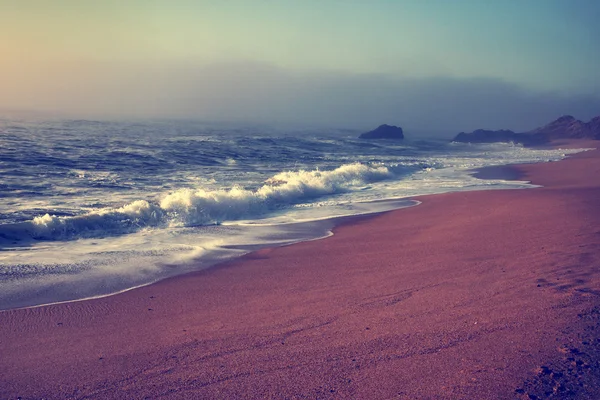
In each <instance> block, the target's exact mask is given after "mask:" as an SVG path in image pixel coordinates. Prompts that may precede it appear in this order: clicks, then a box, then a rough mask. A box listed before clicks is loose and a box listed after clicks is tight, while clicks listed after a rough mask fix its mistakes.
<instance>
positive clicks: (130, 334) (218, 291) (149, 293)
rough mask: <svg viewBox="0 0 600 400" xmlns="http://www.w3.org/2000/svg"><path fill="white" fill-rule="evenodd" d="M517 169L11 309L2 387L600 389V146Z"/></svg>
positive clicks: (383, 394)
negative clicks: (506, 179) (236, 252)
mask: <svg viewBox="0 0 600 400" xmlns="http://www.w3.org/2000/svg"><path fill="white" fill-rule="evenodd" d="M596 143H597V142H596ZM596 143H593V144H594V145H595V144H596ZM589 146H590V143H585V142H578V143H577V144H576V147H589ZM512 171H513V173H514V174H516V176H518V177H519V179H521V180H530V181H532V182H533V183H536V184H541V185H544V187H543V188H536V189H526V190H493V191H481V192H461V193H451V194H442V195H434V196H425V197H421V198H419V200H420V201H422V202H423V203H422V204H421V205H419V206H417V207H412V208H408V209H402V210H397V211H393V212H389V213H385V214H382V215H378V216H374V217H372V218H359V219H356V220H354V221H353V222H351V223H346V224H344V225H342V226H339V227H338V228H336V229H335V235H334V236H332V237H329V238H327V239H323V240H318V241H312V242H304V243H299V244H295V245H292V246H287V247H281V248H274V249H264V250H261V251H258V252H255V253H252V254H249V255H247V256H245V257H243V258H242V259H239V260H236V261H233V262H229V263H227V264H224V265H221V266H218V267H215V268H212V269H210V270H206V271H200V272H197V273H193V274H189V275H185V276H180V277H175V278H172V279H168V280H164V281H162V282H159V283H157V284H154V285H150V286H146V287H142V288H139V289H136V290H132V291H129V292H125V293H122V294H119V295H115V296H110V297H106V298H102V299H95V300H88V301H81V302H72V303H66V304H59V305H51V306H45V307H38V308H30V309H22V310H9V311H4V312H0V355H1V356H0V398H17V397H18V396H20V397H21V398H24V399H25V398H58V399H60V398H102V399H113V398H114V399H123V398H130V399H141V398H173V399H189V398H226V399H229V398H363V399H366V398H377V399H385V398H407V399H412V398H436V399H437V398H448V399H456V398H460V399H473V398H477V399H503V398H506V399H512V398H536V397H538V398H539V397H541V398H544V397H550V398H552V397H554V398H577V397H579V398H598V397H600V389H598V388H600V385H599V384H600V377H599V376H598V374H600V372H599V371H600V368H599V366H600V363H599V360H600V358H599V357H598V353H600V352H599V351H598V349H599V348H600V347H599V346H600V343H598V339H597V337H598V335H597V332H599V330H598V329H600V324H599V323H598V321H599V320H600V317H599V316H600V310H599V309H598V308H597V306H598V305H599V304H600V303H599V302H598V300H599V296H600V207H599V204H600V152H599V151H597V150H594V151H588V152H585V153H581V154H578V155H575V156H573V157H572V158H569V159H567V160H564V161H560V162H552V163H546V164H535V165H525V166H519V167H513V169H512Z"/></svg>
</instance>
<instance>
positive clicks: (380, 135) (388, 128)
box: [359, 124, 404, 140]
mask: <svg viewBox="0 0 600 400" xmlns="http://www.w3.org/2000/svg"><path fill="white" fill-rule="evenodd" d="M359 138H360V139H395V140H399V139H404V132H402V128H400V127H399V126H393V125H385V124H384V125H380V126H379V127H378V128H376V129H374V130H372V131H369V132H365V133H363V134H362V135H360V136H359Z"/></svg>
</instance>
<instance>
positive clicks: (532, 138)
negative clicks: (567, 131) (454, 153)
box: [453, 129, 548, 146]
mask: <svg viewBox="0 0 600 400" xmlns="http://www.w3.org/2000/svg"><path fill="white" fill-rule="evenodd" d="M453 141H455V142H466V143H496V142H502V143H508V142H513V143H520V144H522V145H524V146H535V145H540V144H544V143H547V142H548V138H547V137H546V135H544V134H538V133H516V132H513V131H509V130H506V129H502V130H499V131H492V130H485V129H477V130H476V131H473V132H471V133H466V132H461V133H459V134H458V135H456V137H455V138H454V139H453Z"/></svg>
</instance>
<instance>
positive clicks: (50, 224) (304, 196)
mask: <svg viewBox="0 0 600 400" xmlns="http://www.w3.org/2000/svg"><path fill="white" fill-rule="evenodd" d="M412 167H414V166H412ZM400 171H406V166H401V165H397V166H395V167H387V166H384V165H366V164H361V163H352V164H345V165H342V166H340V167H338V168H336V169H334V170H330V171H321V170H318V169H317V170H311V171H306V170H300V171H296V172H281V173H278V174H276V175H274V176H272V177H271V178H269V179H267V180H266V181H265V182H264V184H263V185H262V186H261V187H259V188H258V189H256V190H250V189H246V188H243V187H240V186H234V187H231V188H229V189H219V190H207V189H205V188H196V189H179V190H176V191H174V192H171V193H169V194H166V195H164V196H162V198H161V199H160V200H159V201H157V202H150V201H147V200H137V201H134V202H132V203H129V204H127V205H125V206H123V207H120V208H105V209H101V210H97V211H93V212H90V213H87V214H84V215H80V216H75V217H64V216H55V215H50V214H45V215H43V216H39V217H35V218H34V219H33V220H31V221H26V222H21V223H15V224H6V225H2V226H0V237H3V238H4V239H7V240H25V239H35V240H69V239H78V238H92V237H103V236H108V235H117V234H125V233H131V232H135V231H138V230H141V229H144V228H159V227H178V226H180V227H189V226H199V225H214V224H220V223H221V222H224V221H232V220H239V219H250V218H255V217H260V216H261V215H264V214H266V213H268V212H270V211H274V210H278V209H282V208H285V207H288V206H292V205H295V204H301V203H304V202H306V201H308V200H311V199H315V198H317V197H321V196H327V195H334V194H338V193H345V192H348V191H352V190H357V189H361V188H362V187H363V186H364V185H367V184H369V183H373V182H377V181H382V180H385V179H390V178H393V177H394V176H396V175H397V174H398V173H399V172H400Z"/></svg>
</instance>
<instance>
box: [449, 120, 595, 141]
mask: <svg viewBox="0 0 600 400" xmlns="http://www.w3.org/2000/svg"><path fill="white" fill-rule="evenodd" d="M553 139H597V140H600V116H598V117H595V118H593V119H592V120H591V121H589V122H587V123H586V122H582V121H579V120H577V119H575V118H574V117H572V116H570V115H565V116H562V117H560V118H558V119H557V120H555V121H552V122H550V123H549V124H547V125H545V126H542V127H540V128H536V129H534V130H532V131H529V132H525V133H515V132H513V131H509V130H498V131H492V130H485V129H478V130H476V131H473V132H470V133H466V132H461V133H459V134H458V135H456V137H455V138H454V139H453V140H454V141H455V142H469V143H495V142H514V143H521V144H523V145H525V146H535V145H540V144H544V143H547V142H549V141H550V140H553Z"/></svg>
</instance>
